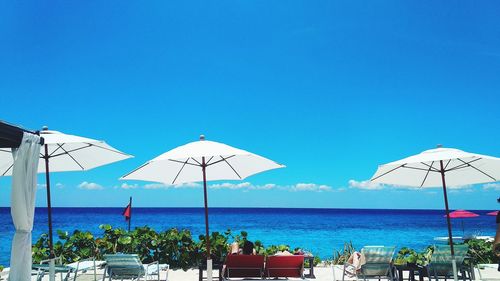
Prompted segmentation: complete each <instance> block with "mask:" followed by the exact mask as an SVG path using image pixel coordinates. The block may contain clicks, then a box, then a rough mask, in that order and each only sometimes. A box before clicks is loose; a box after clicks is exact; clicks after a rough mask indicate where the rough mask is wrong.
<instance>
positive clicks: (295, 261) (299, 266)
mask: <svg viewBox="0 0 500 281" xmlns="http://www.w3.org/2000/svg"><path fill="white" fill-rule="evenodd" d="M264 277H265V278H279V277H283V278H289V277H299V278H304V256H302V255H294V256H269V257H267V259H266V266H265V273H264Z"/></svg>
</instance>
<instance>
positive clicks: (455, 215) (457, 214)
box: [444, 210, 479, 235]
mask: <svg viewBox="0 0 500 281" xmlns="http://www.w3.org/2000/svg"><path fill="white" fill-rule="evenodd" d="M444 217H446V215H445V216H444ZM475 217H479V215H478V214H476V213H473V212H469V211H466V210H456V211H453V212H451V213H450V218H451V219H463V218H475ZM464 232H465V231H464V221H463V220H462V235H463V233H464Z"/></svg>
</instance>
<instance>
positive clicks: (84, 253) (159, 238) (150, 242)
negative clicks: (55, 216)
mask: <svg viewBox="0 0 500 281" xmlns="http://www.w3.org/2000/svg"><path fill="white" fill-rule="evenodd" d="M99 228H100V229H101V230H102V231H103V234H102V236H100V237H96V236H94V235H93V234H92V233H90V232H88V231H80V230H75V231H73V233H71V234H70V233H68V232H65V231H57V235H58V238H57V239H56V242H55V243H54V253H55V255H56V256H57V257H61V258H62V261H63V262H64V263H72V262H75V261H79V260H83V259H87V258H91V257H94V258H96V259H98V260H102V259H103V256H104V255H105V254H114V253H134V254H138V255H139V257H140V258H141V260H142V261H143V262H144V263H149V262H152V261H159V262H160V263H168V264H169V265H170V267H171V268H181V269H184V270H187V269H189V268H193V267H197V266H198V265H199V264H201V263H203V262H204V260H205V259H206V255H205V253H206V240H205V236H204V235H200V236H198V240H196V239H194V238H193V236H192V235H191V232H190V231H189V230H186V229H183V230H178V229H176V228H171V229H168V230H165V231H160V232H157V231H155V230H154V229H152V228H150V227H148V226H143V227H137V228H135V229H134V230H132V231H130V232H129V231H126V230H124V229H121V228H113V227H112V226H111V225H108V224H103V225H100V226H99ZM247 239H248V233H247V232H245V231H242V232H240V233H233V232H232V231H231V230H230V229H228V230H227V231H225V232H223V233H220V232H212V233H211V234H210V250H211V255H212V259H213V260H214V262H223V261H224V259H225V257H226V255H227V253H228V250H229V248H228V245H229V244H230V243H232V242H233V241H236V242H238V243H240V245H241V246H243V243H244V241H245V240H247ZM254 246H255V250H256V252H257V253H258V254H261V255H273V254H276V253H277V252H278V251H285V250H286V251H290V249H291V247H290V246H289V245H270V246H268V247H265V246H264V245H263V243H262V242H261V241H259V240H256V241H255V242H254ZM297 250H298V249H295V250H294V251H295V252H296V251H297ZM290 252H292V251H290ZM32 253H33V262H34V263H39V262H40V261H42V260H46V259H48V258H49V240H48V235H47V234H42V235H41V236H40V237H39V238H38V240H37V241H36V242H35V243H34V244H33V246H32ZM319 261H320V260H319V258H318V260H317V261H316V260H315V264H317V263H318V262H319Z"/></svg>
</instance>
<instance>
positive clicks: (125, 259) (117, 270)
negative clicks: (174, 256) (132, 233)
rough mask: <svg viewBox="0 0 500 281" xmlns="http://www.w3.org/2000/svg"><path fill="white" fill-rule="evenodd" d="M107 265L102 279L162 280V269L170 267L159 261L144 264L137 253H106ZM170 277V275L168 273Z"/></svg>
mask: <svg viewBox="0 0 500 281" xmlns="http://www.w3.org/2000/svg"><path fill="white" fill-rule="evenodd" d="M104 260H105V261H106V267H105V268H104V274H103V277H102V280H106V278H108V280H113V279H130V280H140V279H141V278H144V279H145V280H153V279H155V280H160V270H161V269H164V270H167V271H168V269H169V267H168V265H160V264H159V263H158V262H157V261H155V262H152V263H149V264H145V265H143V264H142V262H141V260H140V259H139V256H138V255H135V254H108V255H104ZM167 279H168V275H167Z"/></svg>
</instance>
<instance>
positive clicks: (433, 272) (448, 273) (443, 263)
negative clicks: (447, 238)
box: [428, 245, 474, 281]
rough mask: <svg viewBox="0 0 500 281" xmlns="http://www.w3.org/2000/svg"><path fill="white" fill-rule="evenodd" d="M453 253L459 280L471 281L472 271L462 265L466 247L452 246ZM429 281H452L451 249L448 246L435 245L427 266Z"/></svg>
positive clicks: (467, 248) (465, 255)
mask: <svg viewBox="0 0 500 281" xmlns="http://www.w3.org/2000/svg"><path fill="white" fill-rule="evenodd" d="M453 249H454V251H455V261H456V264H457V272H458V273H459V279H462V280H464V281H465V280H473V279H474V276H473V275H474V270H473V269H472V268H471V267H470V266H468V265H466V264H465V263H464V260H465V259H466V258H467V252H468V251H469V246H468V245H453ZM428 272H429V279H431V278H434V279H435V280H439V279H440V278H444V279H445V280H446V279H448V278H450V279H453V265H452V256H451V249H450V246H449V245H436V246H435V248H434V252H433V254H432V256H431V262H430V263H429V265H428Z"/></svg>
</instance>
